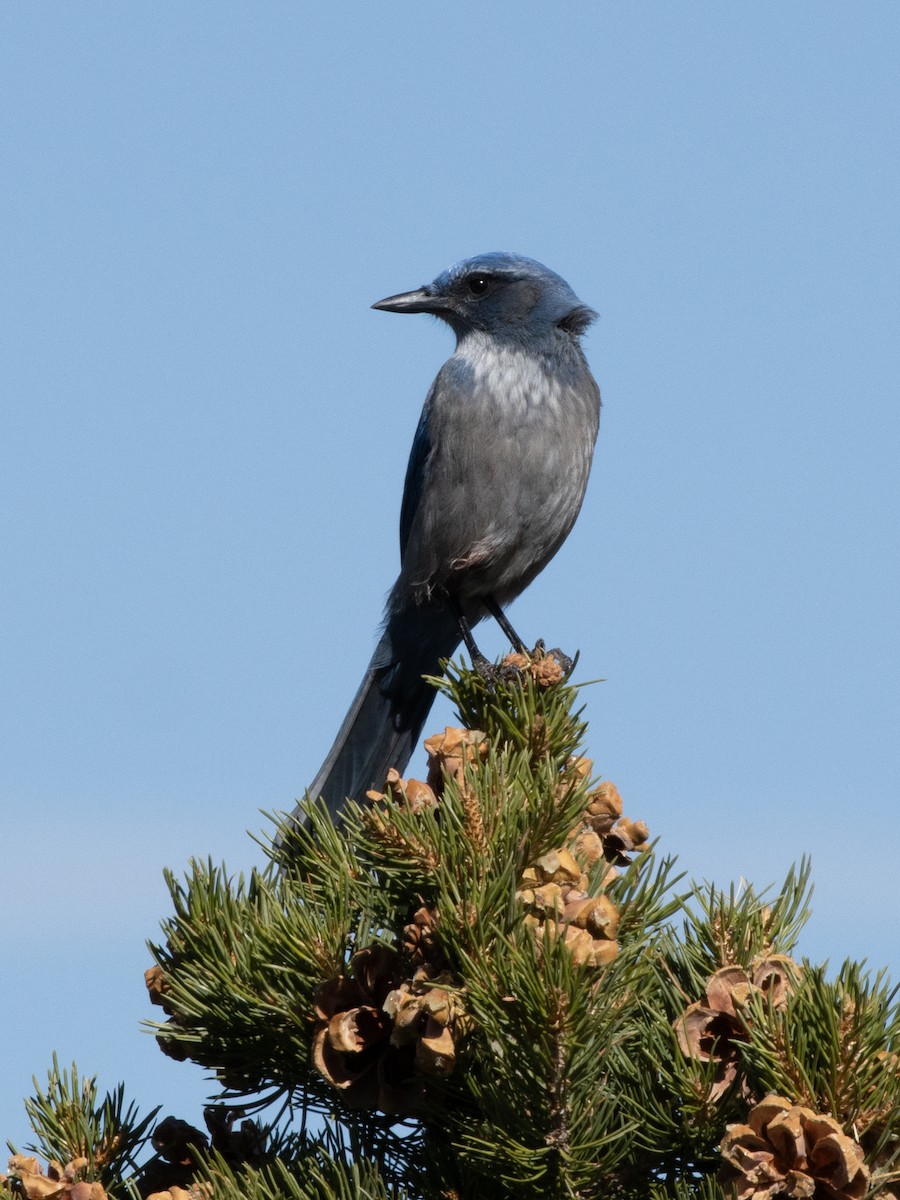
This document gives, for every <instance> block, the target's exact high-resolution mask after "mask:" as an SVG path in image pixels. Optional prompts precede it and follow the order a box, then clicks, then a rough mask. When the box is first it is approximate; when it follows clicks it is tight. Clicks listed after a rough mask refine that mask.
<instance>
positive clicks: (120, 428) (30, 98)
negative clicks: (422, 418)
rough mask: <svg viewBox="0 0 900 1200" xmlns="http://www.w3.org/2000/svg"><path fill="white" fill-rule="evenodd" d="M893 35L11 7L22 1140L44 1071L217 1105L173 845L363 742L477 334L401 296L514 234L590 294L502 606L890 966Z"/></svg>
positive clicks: (700, 804)
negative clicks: (575, 427) (427, 442)
mask: <svg viewBox="0 0 900 1200" xmlns="http://www.w3.org/2000/svg"><path fill="white" fill-rule="evenodd" d="M898 62H900V6H898V5H897V4H896V3H895V0H889V2H881V3H879V2H877V0H873V2H870V3H867V4H865V5H848V4H845V3H840V4H837V3H829V2H825V0H817V2H816V3H810V2H808V3H795V4H783V3H771V2H769V3H767V2H765V0H763V2H760V3H756V4H753V5H738V4H719V3H712V2H710V3H702V4H700V3H677V4H667V5H662V4H655V5H651V4H641V5H631V4H625V3H616V4H607V3H581V4H575V3H565V4H563V5H561V6H560V5H556V6H554V7H553V10H552V12H551V10H550V8H549V6H545V5H543V4H537V3H516V4H513V3H499V2H498V3H496V4H475V3H467V2H464V3H454V4H450V5H447V4H445V5H419V4H412V3H397V4H393V5H387V4H379V5H363V4H356V5H347V4H341V3H337V4H330V5H302V4H298V3H262V4H250V3H244V4H234V3H230V2H228V0H218V2H217V3H215V4H212V3H202V2H201V3H193V4H189V5H188V4H181V3H172V2H157V3H154V4H152V5H151V4H137V3H132V2H127V0H115V2H112V0H106V2H103V0H97V2H94V3H91V4H88V5H84V4H77V5H51V4H47V3H40V2H37V3H31V4H17V5H14V4H6V5H3V6H2V8H0V87H2V103H0V166H2V179H3V185H2V188H0V212H2V229H3V249H2V252H0V254H2V268H0V294H2V306H3V313H2V347H0V388H2V404H0V553H2V572H0V739H2V745H0V797H2V811H3V826H2V828H3V843H4V855H3V857H4V867H5V869H4V888H3V892H4V900H3V910H4V911H3V919H2V939H3V940H2V949H3V962H4V968H5V969H4V972H3V982H2V984H0V988H2V996H0V1016H2V1020H0V1027H2V1030H3V1034H2V1042H3V1048H2V1063H3V1070H2V1096H0V1137H2V1136H6V1137H10V1138H12V1139H14V1140H16V1141H17V1142H19V1143H20V1144H21V1143H22V1142H24V1141H25V1140H26V1137H27V1134H26V1122H25V1118H24V1113H23V1110H22V1107H21V1097H22V1096H23V1095H24V1094H25V1093H26V1092H28V1091H29V1090H30V1079H31V1076H32V1074H35V1073H36V1074H38V1075H40V1076H43V1075H44V1074H45V1071H46V1068H47V1067H48V1065H49V1063H50V1058H51V1053H52V1051H53V1050H54V1049H55V1050H57V1051H58V1052H59V1054H60V1057H61V1059H62V1061H63V1062H68V1061H71V1060H72V1059H73V1058H74V1059H76V1060H77V1062H78V1064H79V1067H80V1069H81V1070H82V1072H83V1073H85V1074H90V1073H98V1074H99V1075H100V1081H101V1085H102V1086H108V1087H112V1086H114V1085H115V1084H116V1083H117V1082H118V1081H119V1080H120V1079H123V1080H124V1081H125V1082H126V1085H127V1087H128V1090H129V1093H130V1094H132V1095H133V1096H135V1097H136V1098H137V1099H138V1101H139V1102H140V1104H141V1105H142V1107H144V1108H147V1107H149V1106H151V1105H152V1104H154V1103H161V1104H162V1105H163V1106H164V1111H165V1112H175V1113H176V1114H177V1115H178V1116H181V1117H184V1118H186V1119H188V1120H191V1121H197V1120H198V1119H199V1116H200V1103H201V1098H202V1097H203V1095H204V1094H205V1093H206V1091H207V1088H206V1085H205V1083H204V1081H203V1079H202V1075H201V1073H200V1072H199V1070H198V1069H197V1068H194V1067H193V1066H191V1065H190V1064H175V1063H171V1062H169V1061H168V1060H167V1059H164V1058H163V1056H162V1055H161V1054H160V1053H159V1052H158V1051H157V1049H156V1047H155V1044H154V1043H153V1041H152V1039H150V1038H149V1037H147V1036H146V1035H144V1034H141V1033H139V1032H138V1028H137V1027H138V1022H139V1021H140V1020H141V1019H142V1018H144V1017H150V1016H152V1015H154V1014H153V1012H152V1011H151V1010H150V1008H149V1006H148V1005H147V1003H146V1001H145V997H144V990H143V982H142V971H143V969H144V967H145V966H147V965H148V964H149V961H150V960H149V956H148V954H147V952H146V949H145V948H144V941H145V939H147V938H153V937H154V936H155V935H156V932H157V930H158V921H159V919H160V918H161V917H162V916H164V915H166V914H167V913H168V912H169V911H170V906H169V903H168V897H167V893H166V891H165V888H164V885H163V882H162V878H161V871H162V868H163V866H164V865H168V866H171V867H173V868H174V869H175V870H176V871H178V872H179V873H180V872H181V871H182V870H183V868H184V865H185V864H186V862H187V859H188V858H189V856H191V855H198V856H203V857H205V856H207V855H211V856H212V857H213V859H215V860H217V861H218V860H220V859H222V858H224V859H225V861H226V862H227V863H228V865H229V866H230V867H231V868H232V869H234V870H235V871H237V870H241V869H246V868H247V867H248V866H250V865H251V864H253V863H254V862H258V861H259V860H260V854H259V851H258V848H257V847H256V846H255V845H254V844H253V843H252V842H251V841H250V840H249V839H248V838H247V836H246V834H245V830H247V829H252V830H258V829H260V828H262V827H263V821H262V818H261V817H260V816H259V810H260V809H272V808H278V807H283V808H289V807H291V805H292V803H293V800H294V798H295V797H296V796H297V795H299V794H300V793H301V792H302V789H303V787H304V785H305V783H306V782H308V780H309V779H310V778H311V777H312V776H313V774H314V773H315V770H316V768H317V766H318V764H319V761H320V759H321V757H322V756H323V754H324V753H325V751H326V750H327V749H328V746H329V745H330V743H331V739H332V737H333V735H334V733H335V731H336V729H337V726H338V724H339V722H340V719H341V718H342V716H343V713H344V710H345V707H346V705H347V703H348V702H349V700H350V697H351V696H352V694H353V691H354V689H355V687H356V684H357V682H358V679H359V676H360V674H361V672H362V670H363V667H364V665H365V663H366V662H367V660H368V656H369V653H370V649H371V646H372V643H373V637H374V632H375V629H376V625H377V622H378V620H379V616H380V609H381V603H382V599H383V596H384V593H385V591H386V589H387V587H388V586H389V584H390V583H391V581H392V578H393V575H394V573H395V570H396V566H397V517H398V512H399V502H400V493H401V488H402V481H403V473H404V469H405V465H406V457H407V453H408V449H409V444H410V441H411V438H412V433H413V429H414V427H415V423H416V420H417V416H418V412H419V408H420V406H421V402H422V399H423V397H424V394H425V391H426V389H427V387H428V384H429V382H430V380H431V378H432V377H433V375H434V373H435V371H436V369H437V368H438V366H439V365H440V363H441V362H442V361H443V359H444V358H445V357H446V355H447V354H448V353H449V351H450V349H451V336H450V334H449V331H447V330H446V329H444V328H443V327H441V326H438V325H437V324H434V323H432V322H430V321H428V320H426V319H425V318H413V317H399V316H388V315H385V314H383V313H375V312H372V311H370V309H369V304H370V303H371V302H372V301H373V300H376V299H378V298H379V297H381V296H384V295H387V294H388V293H391V292H396V291H400V290H404V289H406V288H410V287H413V286H416V285H418V284H420V283H422V282H424V281H425V280H427V279H430V278H432V277H433V276H434V275H435V274H436V273H437V272H438V271H440V270H441V269H443V268H444V267H446V266H447V265H448V264H449V263H451V262H453V261H454V260H456V259H458V258H461V257H466V256H468V255H470V254H473V253H476V252H479V251H482V250H493V249H509V250H516V251H519V252H522V253H525V254H529V255H531V256H533V257H535V258H538V259H540V260H542V261H544V262H546V263H547V264H548V265H550V266H551V267H553V268H554V269H555V270H557V271H558V272H560V274H562V275H563V276H564V277H565V278H566V279H568V280H569V281H570V283H571V284H572V286H573V287H574V288H575V290H576V291H577V292H578V294H579V295H580V296H581V297H582V298H583V299H584V300H585V301H587V302H589V303H590V304H591V305H593V306H594V307H595V308H597V309H598V310H599V312H600V313H601V320H600V322H599V323H598V324H597V325H596V326H595V328H594V329H593V330H592V331H591V332H590V334H589V336H588V338H587V340H586V348H587V351H588V354H589V357H590V360H591V362H592V364H593V366H594V368H595V372H596V374H597V377H598V379H599V381H600V384H601V388H602V390H603V396H604V412H603V418H602V422H601V432H600V440H599V445H598V452H597V457H596V461H595V472H594V476H593V478H592V482H591V486H590V489H589V494H588V497H587V500H586V503H585V507H584V510H583V512H582V516H581V519H580V522H579V524H578V526H577V528H576V530H575V532H574V534H573V535H572V537H571V538H570V540H569V542H568V543H567V545H566V546H565V547H564V549H563V550H562V551H561V552H560V554H559V555H558V557H557V559H556V560H555V561H554V562H553V564H551V566H550V567H549V568H548V570H547V571H546V572H545V574H544V575H543V576H542V577H541V578H540V579H539V580H538V581H537V582H536V583H535V584H534V585H533V587H532V588H531V590H530V591H529V592H528V594H527V595H526V596H525V597H523V598H522V599H521V600H520V601H519V602H518V604H517V605H516V606H515V608H514V610H513V617H514V621H515V624H516V626H517V627H518V628H520V629H521V630H522V631H523V633H524V634H525V635H526V636H527V637H529V638H533V637H537V636H543V637H545V638H546V639H548V641H550V642H551V644H560V645H562V646H564V647H566V648H568V649H570V650H574V649H580V651H581V664H580V667H579V670H580V672H581V674H582V677H583V678H586V679H592V678H596V677H601V676H602V677H604V678H605V680H606V682H605V683H602V684H598V685H597V686H595V687H593V688H591V689H590V690H589V691H588V692H587V693H586V700H587V712H588V716H589V718H590V720H591V747H590V748H591V752H592V754H593V757H594V758H595V761H596V764H597V768H598V770H599V771H601V772H602V773H603V774H604V775H605V776H607V777H609V778H612V779H613V780H615V781H616V783H617V784H618V786H619V788H620V790H621V791H622V793H623V795H624V797H625V803H626V811H627V812H628V813H629V814H630V815H631V816H632V817H635V818H642V819H644V820H646V821H648V822H649V824H650V827H651V830H652V832H653V834H654V835H656V836H658V837H660V838H661V839H662V846H663V848H664V849H665V850H667V851H671V852H676V853H678V854H679V855H680V857H681V861H682V864H683V866H684V867H685V868H686V869H687V870H688V871H689V872H691V873H692V874H695V875H697V876H703V877H707V878H714V879H715V880H717V881H718V882H720V883H723V884H727V883H728V882H729V881H731V880H732V879H738V878H740V877H741V876H744V877H747V878H749V879H752V880H753V881H755V882H756V883H758V884H763V883H767V882H769V881H772V880H778V879H780V878H781V877H782V876H783V874H784V872H785V870H786V869H787V867H788V865H789V864H790V863H791V862H792V861H794V860H796V859H798V858H799V857H800V855H801V854H803V853H804V852H809V853H811V854H812V856H813V863H814V873H815V880H816V887H817V893H816V909H815V917H814V920H813V923H812V924H811V926H810V927H809V931H808V934H807V936H806V939H805V941H804V943H803V947H802V948H803V949H804V950H805V951H806V952H807V953H809V954H810V955H811V956H813V957H815V958H817V959H822V958H825V957H829V958H831V959H832V960H833V961H834V960H840V959H841V958H842V957H844V956H845V955H853V956H857V957H862V956H866V957H868V959H869V961H870V962H871V963H872V964H873V965H875V966H880V965H887V966H889V967H893V968H894V971H895V974H896V966H897V961H898V959H900V933H898V926H897V921H896V908H897V903H896V895H895V893H896V873H897V861H898V858H900V816H898V808H897V799H898V796H897V792H898V777H900V646H898V641H900V639H898V601H897V592H898V583H900V570H898V533H900V528H898V526H900V484H898V449H900V406H898V391H900V389H898V374H900V372H898V353H897V340H898V325H900V249H898V248H900V237H898V224H900V221H898V214H900V100H898V97H900V87H898V65H897V64H898ZM484 643H485V649H486V650H487V651H488V652H490V653H495V652H498V651H499V650H500V649H501V648H502V643H501V641H500V639H499V638H498V637H497V636H496V635H495V634H494V633H493V632H492V631H491V632H487V631H486V632H485V636H484ZM448 719H449V712H445V711H443V710H437V711H436V712H435V717H434V720H433V721H432V722H431V725H432V726H433V727H434V728H438V727H439V726H440V725H442V724H443V723H445V722H446V721H447V720H448Z"/></svg>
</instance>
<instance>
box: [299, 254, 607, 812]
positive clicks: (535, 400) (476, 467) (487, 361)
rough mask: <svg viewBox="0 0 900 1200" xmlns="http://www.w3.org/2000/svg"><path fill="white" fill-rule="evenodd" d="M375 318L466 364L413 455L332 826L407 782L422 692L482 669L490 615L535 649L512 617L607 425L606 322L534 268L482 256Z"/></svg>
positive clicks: (454, 373)
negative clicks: (603, 398)
mask: <svg viewBox="0 0 900 1200" xmlns="http://www.w3.org/2000/svg"><path fill="white" fill-rule="evenodd" d="M372 307H373V308H377V309H380V310H381V311H382V312H396V313H431V314H433V315H434V316H436V317H440V318H441V320H442V321H446V323H447V324H448V325H449V326H450V328H451V329H452V330H453V332H454V333H455V334H456V349H455V351H454V352H453V354H452V355H451V357H450V358H449V359H448V360H447V362H445V363H444V365H443V367H441V369H440V371H439V372H438V374H437V378H436V379H435V381H434V383H433V384H432V385H431V390H430V391H429V393H428V395H427V397H426V399H425V406H424V408H423V409H422V415H421V417H420V419H419V426H418V429H417V430H416V435H415V438H414V440H413V445H412V452H411V454H410V458H409V465H408V467H407V470H406V483H405V486H404V490H403V502H402V506H401V509H400V575H399V577H398V579H397V582H396V583H395V584H394V586H393V588H392V589H391V592H390V594H389V596H388V599H387V605H386V609H385V618H384V625H383V632H382V635H381V640H380V641H379V643H378V645H377V647H376V649H375V653H374V655H373V656H372V661H371V662H370V663H369V667H368V670H367V671H366V673H365V676H364V677H363V681H362V683H361V684H360V687H359V690H358V692H357V693H356V697H355V699H354V700H353V703H352V705H351V706H350V711H349V712H348V713H347V716H346V718H345V719H344V723H343V725H342V726H341V728H340V731H339V733H338V735H337V738H336V739H335V743H334V745H333V746H332V748H331V751H330V753H329V754H328V757H327V758H326V759H325V762H324V763H323V764H322V768H321V770H320V771H319V773H318V775H317V776H316V778H315V780H314V781H313V783H312V785H311V786H310V788H309V793H310V795H311V796H312V797H313V798H314V799H315V798H317V797H319V796H322V797H323V798H324V800H325V803H326V805H327V807H328V809H329V811H330V813H331V814H332V816H333V817H335V816H336V815H337V814H338V812H339V810H340V808H341V806H342V804H343V803H344V800H345V799H346V798H347V797H348V796H349V797H352V798H354V799H362V797H363V796H364V795H365V793H366V791H367V790H368V789H369V788H372V787H378V788H381V787H382V786H383V784H384V780H385V776H386V775H387V772H388V770H389V768H391V767H396V769H397V770H398V771H399V772H400V773H401V774H402V772H403V770H404V768H405V767H406V764H407V762H408V761H409V758H410V755H411V754H412V752H413V750H414V749H415V746H416V743H417V741H418V739H419V736H420V734H421V731H422V726H423V725H424V723H425V718H426V717H427V716H428V711H429V709H430V708H431V704H432V701H433V700H434V696H435V692H434V688H433V687H432V686H431V685H430V684H428V683H426V682H424V681H423V679H422V676H423V675H437V674H439V673H440V660H441V659H446V658H449V657H450V656H451V655H452V654H453V652H454V651H455V649H456V647H457V646H458V645H459V643H460V640H464V641H465V643H466V646H467V648H468V650H469V653H470V654H471V655H472V658H473V660H474V661H475V662H476V664H483V663H484V661H485V660H484V659H483V656H481V654H480V653H479V651H478V647H477V646H476V645H475V642H474V640H473V637H472V626H473V625H475V624H476V623H477V622H478V621H480V620H482V619H483V618H484V617H485V616H487V615H488V614H490V615H492V616H494V617H495V618H496V619H497V620H498V621H499V623H500V625H501V627H502V629H503V631H504V632H505V633H506V635H507V636H508V637H509V638H510V640H511V642H512V643H513V644H514V645H515V646H516V648H517V649H523V648H524V647H523V646H522V643H521V639H519V637H518V636H517V635H516V633H515V631H514V630H513V629H512V627H511V626H510V624H509V622H508V621H507V620H506V617H505V615H504V613H503V609H504V607H505V606H506V605H508V604H509V603H510V601H512V600H514V599H515V597H516V596H518V595H519V593H520V592H521V591H522V590H523V589H524V588H526V587H527V586H528V584H529V583H531V581H532V579H534V577H535V576H536V575H537V574H538V572H540V571H542V570H543V568H544V567H545V566H546V565H547V563H548V562H549V561H550V559H551V558H552V557H553V555H554V554H555V553H556V551H557V550H558V549H559V547H560V546H561V545H562V543H563V542H564V541H565V539H566V537H567V536H568V533H569V530H570V529H571V528H572V526H573V524H574V522H575V518H576V517H577V516H578V511H579V509H580V508H581V502H582V499H583V498H584V492H585V488H586V486H587V481H588V473H589V471H590V467H591V458H592V456H593V451H594V442H595V441H596V438H597V427H598V423H599V419H600V392H599V389H598V388H597V384H596V383H595V381H594V378H593V376H592V375H591V372H590V369H589V368H588V365H587V362H586V360H585V357H584V353H583V351H582V349H581V344H580V340H579V339H580V336H581V334H583V333H584V331H585V329H587V327H588V326H589V325H590V323H591V322H592V321H593V320H594V319H595V317H596V313H595V312H593V311H592V310H591V309H590V308H588V307H587V306H586V305H584V304H582V302H581V301H580V300H579V299H578V297H577V296H576V295H575V293H574V292H573V291H572V289H571V288H570V287H569V285H568V284H567V283H566V282H565V280H563V279H561V278H560V277H559V275H557V274H555V273H554V272H553V271H550V270H548V269H547V267H544V266H542V265H541V264H540V263H538V262H535V261H534V260H533V259H530V258H523V257H521V256H520V255H517V254H501V253H492V254H481V255H479V256H478V257H477V258H471V259H468V260H467V261H465V262H461V263H458V264H457V265H456V266H454V267H451V268H450V270H448V271H445V272H444V273H443V274H442V275H439V276H438V277H437V279H435V280H434V282H433V283H429V284H426V285H425V286H424V287H421V288H418V289H416V291H413V292H404V293H402V294H400V295H397V296H388V297H387V299H385V300H379V301H378V302H377V304H373V306H372Z"/></svg>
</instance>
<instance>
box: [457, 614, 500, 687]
mask: <svg viewBox="0 0 900 1200" xmlns="http://www.w3.org/2000/svg"><path fill="white" fill-rule="evenodd" d="M447 599H448V601H449V602H450V608H451V609H452V611H453V615H454V617H456V623H457V625H458V626H459V632H460V633H461V634H462V640H463V641H464V642H465V644H466V649H467V650H468V652H469V657H470V658H471V660H472V666H473V667H474V668H475V670H476V671H477V672H478V674H479V675H480V676H481V677H482V678H483V679H492V678H493V672H494V668H493V665H492V664H491V663H490V662H489V661H488V659H486V658H485V656H484V655H483V654H482V653H481V651H480V650H479V649H478V646H477V644H476V642H475V638H474V637H473V636H472V626H471V625H470V624H469V621H468V618H467V617H466V614H465V613H464V612H463V610H462V605H461V604H460V602H459V599H458V598H457V597H456V596H448V597H447Z"/></svg>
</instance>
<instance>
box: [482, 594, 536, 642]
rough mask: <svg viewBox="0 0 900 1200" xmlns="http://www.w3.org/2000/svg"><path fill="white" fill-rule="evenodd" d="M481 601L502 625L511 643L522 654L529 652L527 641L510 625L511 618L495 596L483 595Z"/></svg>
mask: <svg viewBox="0 0 900 1200" xmlns="http://www.w3.org/2000/svg"><path fill="white" fill-rule="evenodd" d="M481 602H482V604H483V605H484V607H485V608H486V609H487V610H488V612H489V613H490V614H491V616H492V617H493V618H494V620H495V621H496V622H497V624H498V625H499V626H500V628H501V629H502V630H503V632H504V633H505V634H506V636H507V637H508V638H509V644H510V645H511V646H512V647H513V648H514V649H516V650H518V651H519V653H520V654H527V653H528V650H527V649H526V647H525V643H524V642H523V641H522V639H521V638H520V637H519V635H518V634H517V633H516V631H515V630H514V629H513V627H512V625H510V623H509V620H508V619H507V616H506V613H505V612H504V611H503V609H502V608H501V607H500V605H499V604H498V603H497V601H496V600H495V599H494V597H493V596H482V597H481Z"/></svg>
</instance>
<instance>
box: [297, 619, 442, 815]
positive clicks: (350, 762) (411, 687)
mask: <svg viewBox="0 0 900 1200" xmlns="http://www.w3.org/2000/svg"><path fill="white" fill-rule="evenodd" d="M459 642H460V632H459V626H458V624H457V621H456V618H455V617H454V616H453V614H452V612H451V611H450V610H449V608H445V607H443V606H441V607H438V606H431V605H424V606H422V607H420V608H411V609H405V610H404V611H401V612H397V613H393V614H391V615H390V616H389V617H388V620H387V623H386V625H385V629H384V633H383V634H382V637H381V640H380V642H379V643H378V646H377V647H376V649H375V653H374V654H373V656H372V661H371V662H370V663H369V667H368V669H367V671H366V673H365V675H364V676H363V681H362V683H361V684H360V685H359V690H358V691H357V693H356V696H355V697H354V699H353V703H352V704H351V705H350V711H349V712H348V713H347V715H346V717H345V718H344V722H343V724H342V725H341V728H340V730H339V731H338V735H337V737H336V738H335V741H334V745H333V746H332V747H331V750H330V751H329V753H328V756H327V758H326V759H325V761H324V763H323V764H322V766H321V768H320V770H319V773H318V775H317V776H316V777H315V779H314V780H313V782H312V783H311V784H310V787H309V795H310V797H311V798H312V799H316V798H318V797H319V796H321V797H322V798H323V799H324V801H325V804H326V805H327V807H328V811H329V812H330V813H331V816H332V818H335V819H336V818H337V815H338V813H339V812H340V809H341V808H342V806H343V803H344V801H345V800H346V799H347V797H348V796H349V797H350V798H351V799H354V800H362V799H363V797H364V796H365V794H366V792H367V791H368V790H369V789H370V788H378V789H381V788H382V787H383V786H384V781H385V777H386V775H387V773H388V771H389V770H390V768H391V767H395V768H396V769H397V770H398V771H399V772H400V773H401V774H402V773H403V771H404V769H405V767H406V764H407V763H408V762H409V759H410V757H411V755H412V753H413V751H414V750H415V748H416V743H417V742H418V740H419V736H420V734H421V732H422V726H423V725H424V724H425V719H426V717H427V716H428V713H429V710H430V709H431V705H432V703H433V702H434V698H435V690H434V687H433V686H432V685H431V684H429V683H426V682H425V681H424V679H423V678H422V676H423V675H438V674H440V661H441V659H444V658H449V657H450V655H451V654H452V653H453V651H454V650H455V649H456V647H457V646H458V645H459ZM299 817H300V814H299V812H298V811H297V810H295V812H294V819H295V820H297V819H299Z"/></svg>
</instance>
